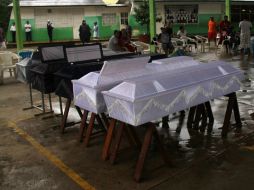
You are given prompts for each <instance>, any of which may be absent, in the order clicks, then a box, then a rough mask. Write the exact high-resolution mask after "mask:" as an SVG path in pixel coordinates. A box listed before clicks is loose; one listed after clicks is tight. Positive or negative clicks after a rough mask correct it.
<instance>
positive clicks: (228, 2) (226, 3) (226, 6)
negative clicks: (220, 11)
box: [225, 0, 231, 21]
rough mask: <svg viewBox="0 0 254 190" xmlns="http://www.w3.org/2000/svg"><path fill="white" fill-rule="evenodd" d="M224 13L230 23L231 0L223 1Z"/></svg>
mask: <svg viewBox="0 0 254 190" xmlns="http://www.w3.org/2000/svg"><path fill="white" fill-rule="evenodd" d="M225 1H226V2H225V13H226V15H227V16H228V20H229V21H231V0H225Z"/></svg>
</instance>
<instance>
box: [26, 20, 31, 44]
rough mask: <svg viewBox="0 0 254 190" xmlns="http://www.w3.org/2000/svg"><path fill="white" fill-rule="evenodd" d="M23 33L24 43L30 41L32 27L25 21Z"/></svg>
mask: <svg viewBox="0 0 254 190" xmlns="http://www.w3.org/2000/svg"><path fill="white" fill-rule="evenodd" d="M25 33H26V41H28V42H30V41H32V26H31V24H30V23H29V21H26V24H25Z"/></svg>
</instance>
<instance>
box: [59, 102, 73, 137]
mask: <svg viewBox="0 0 254 190" xmlns="http://www.w3.org/2000/svg"><path fill="white" fill-rule="evenodd" d="M70 106H71V99H67V102H66V106H65V109H64V115H63V118H62V123H61V132H62V133H64V130H65V127H66V121H67V117H68V113H69V109H70Z"/></svg>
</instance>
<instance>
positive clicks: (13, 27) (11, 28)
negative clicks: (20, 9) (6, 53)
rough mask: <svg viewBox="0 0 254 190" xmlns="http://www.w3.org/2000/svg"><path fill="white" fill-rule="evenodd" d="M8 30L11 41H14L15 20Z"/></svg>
mask: <svg viewBox="0 0 254 190" xmlns="http://www.w3.org/2000/svg"><path fill="white" fill-rule="evenodd" d="M10 31H11V36H12V42H13V43H15V42H16V26H15V22H13V23H12V25H11V27H10Z"/></svg>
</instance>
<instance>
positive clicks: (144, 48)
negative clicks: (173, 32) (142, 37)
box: [133, 41, 150, 54]
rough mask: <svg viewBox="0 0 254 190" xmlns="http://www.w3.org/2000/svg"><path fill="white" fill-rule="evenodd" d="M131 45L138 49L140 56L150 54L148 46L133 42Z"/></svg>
mask: <svg viewBox="0 0 254 190" xmlns="http://www.w3.org/2000/svg"><path fill="white" fill-rule="evenodd" d="M133 44H134V45H135V46H136V47H138V48H139V51H141V53H142V54H148V53H150V45H149V44H147V43H144V42H141V41H135V42H133Z"/></svg>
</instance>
